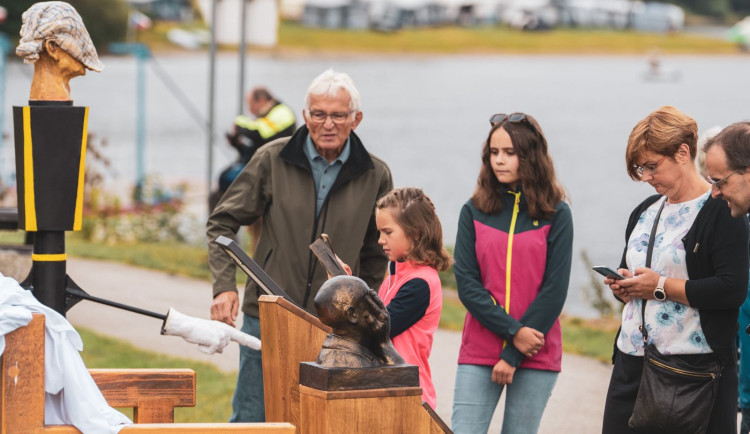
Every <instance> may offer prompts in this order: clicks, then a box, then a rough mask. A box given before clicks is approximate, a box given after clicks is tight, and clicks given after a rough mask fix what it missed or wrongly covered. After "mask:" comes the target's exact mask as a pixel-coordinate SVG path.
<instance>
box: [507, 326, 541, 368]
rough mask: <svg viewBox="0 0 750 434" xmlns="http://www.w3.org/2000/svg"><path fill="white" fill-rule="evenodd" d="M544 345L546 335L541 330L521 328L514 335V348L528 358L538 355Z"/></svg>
mask: <svg viewBox="0 0 750 434" xmlns="http://www.w3.org/2000/svg"><path fill="white" fill-rule="evenodd" d="M543 345H544V335H543V334H542V332H540V331H539V330H534V329H533V328H531V327H521V328H520V329H518V331H517V332H516V334H515V335H513V346H514V347H516V349H517V350H518V351H520V352H521V354H523V355H524V356H526V357H531V356H533V355H535V354H536V353H538V352H539V350H540V349H541V348H542V346H543ZM511 377H512V375H511Z"/></svg>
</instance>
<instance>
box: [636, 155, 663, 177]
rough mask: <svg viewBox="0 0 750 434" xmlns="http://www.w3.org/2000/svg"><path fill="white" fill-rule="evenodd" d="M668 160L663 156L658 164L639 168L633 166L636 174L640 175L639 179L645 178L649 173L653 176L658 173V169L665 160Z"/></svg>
mask: <svg viewBox="0 0 750 434" xmlns="http://www.w3.org/2000/svg"><path fill="white" fill-rule="evenodd" d="M665 158H667V156H666V155H665V156H663V157H661V158H660V159H659V161H657V162H656V163H644V164H643V166H639V165H637V164H633V168H634V169H635V171H636V173H638V177H639V178H643V174H644V173H648V174H649V175H651V174H652V173H654V172H655V171H656V168H657V167H658V166H659V165H660V164H661V162H662V161H664V159H665Z"/></svg>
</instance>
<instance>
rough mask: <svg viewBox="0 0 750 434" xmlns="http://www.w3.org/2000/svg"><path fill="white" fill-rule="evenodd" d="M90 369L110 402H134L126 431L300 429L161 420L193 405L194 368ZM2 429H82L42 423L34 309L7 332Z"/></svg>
mask: <svg viewBox="0 0 750 434" xmlns="http://www.w3.org/2000/svg"><path fill="white" fill-rule="evenodd" d="M91 373H92V377H93V378H94V380H95V381H96V382H97V385H99V387H100V389H101V390H102V394H103V395H104V397H105V399H107V402H108V403H109V404H110V405H111V406H115V407H133V408H134V413H133V419H134V422H136V425H130V426H127V427H125V428H123V429H122V430H121V431H120V433H122V434H130V433H146V432H147V433H152V434H160V433H187V434H199V433H203V434H209V433H252V434H260V433H263V434H277V433H287V434H292V433H295V432H296V429H295V427H294V425H291V424H289V423H247V424H230V423H199V424H192V423H190V424H185V423H180V424H174V423H163V422H171V421H173V420H174V407H182V406H195V372H193V371H192V370H189V369H175V370H171V369H167V370H164V369H149V370H132V369H125V370H122V369H115V370H108V369H96V370H91ZM150 422H159V423H150ZM0 433H39V434H42V433H44V434H47V433H50V434H51V433H54V434H73V433H79V431H78V430H77V429H76V428H75V427H73V426H68V425H45V424H44V316H43V315H41V314H34V318H33V319H32V321H31V322H30V323H29V325H27V326H26V327H21V328H19V329H17V330H15V331H13V332H11V333H9V334H7V335H6V336H5V352H4V353H3V356H2V358H1V359H0Z"/></svg>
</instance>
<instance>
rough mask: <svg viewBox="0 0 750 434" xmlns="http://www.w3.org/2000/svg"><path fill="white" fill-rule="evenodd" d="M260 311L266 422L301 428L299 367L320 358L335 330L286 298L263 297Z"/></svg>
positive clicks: (260, 301) (260, 300) (260, 302)
mask: <svg viewBox="0 0 750 434" xmlns="http://www.w3.org/2000/svg"><path fill="white" fill-rule="evenodd" d="M259 308H260V334H261V339H260V340H261V342H263V350H262V357H263V391H264V392H263V393H264V397H265V405H266V421H268V422H289V423H291V424H292V425H295V426H297V427H299V420H300V417H299V404H300V402H299V401H300V397H299V364H300V362H314V361H315V360H316V359H317V358H318V353H319V352H320V348H321V347H322V346H323V341H324V340H325V338H326V336H327V335H328V333H330V332H331V328H330V327H328V326H326V325H325V324H323V323H321V322H320V320H319V319H318V318H317V317H315V316H314V315H312V314H311V313H309V312H307V311H306V310H304V309H302V308H300V307H299V306H296V305H294V304H292V303H291V302H289V301H288V300H286V299H284V298H282V297H278V296H270V295H262V296H261V297H260V299H259Z"/></svg>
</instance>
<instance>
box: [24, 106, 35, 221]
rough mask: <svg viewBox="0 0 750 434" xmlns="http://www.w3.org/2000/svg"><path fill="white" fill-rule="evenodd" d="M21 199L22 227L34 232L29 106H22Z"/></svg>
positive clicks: (32, 161) (32, 159)
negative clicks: (23, 220)
mask: <svg viewBox="0 0 750 434" xmlns="http://www.w3.org/2000/svg"><path fill="white" fill-rule="evenodd" d="M23 182H24V186H23V191H24V196H23V201H24V205H25V206H24V211H25V214H26V218H25V220H26V221H25V225H24V229H25V230H27V231H30V232H36V230H37V229H36V203H35V202H34V201H35V198H34V154H33V146H32V143H31V108H30V107H29V106H25V107H24V108H23Z"/></svg>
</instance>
